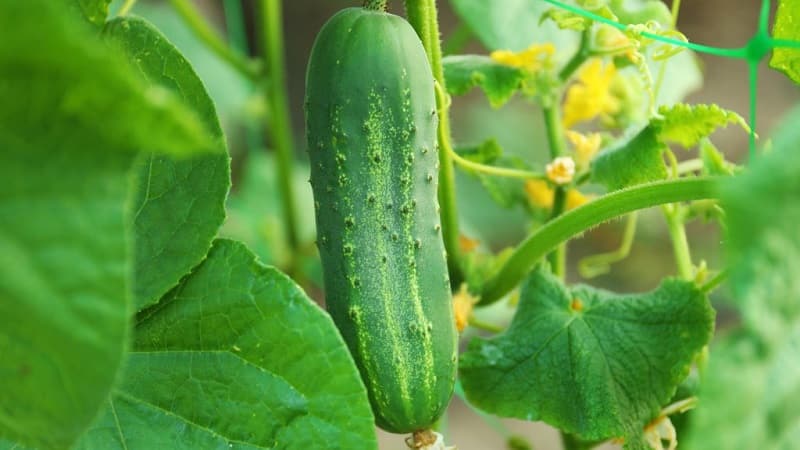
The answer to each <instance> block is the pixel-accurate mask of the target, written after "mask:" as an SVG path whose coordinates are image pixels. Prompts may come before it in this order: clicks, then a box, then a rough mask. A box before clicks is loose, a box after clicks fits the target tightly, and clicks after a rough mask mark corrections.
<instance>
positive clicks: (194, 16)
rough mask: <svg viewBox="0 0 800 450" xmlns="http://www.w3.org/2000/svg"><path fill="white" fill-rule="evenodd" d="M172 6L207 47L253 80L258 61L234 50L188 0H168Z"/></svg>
mask: <svg viewBox="0 0 800 450" xmlns="http://www.w3.org/2000/svg"><path fill="white" fill-rule="evenodd" d="M170 3H171V4H172V7H173V8H175V11H176V12H177V13H178V15H180V16H181V18H182V19H183V21H184V23H186V25H187V26H188V27H189V28H190V29H191V30H192V32H193V33H194V34H195V36H197V37H198V38H199V39H200V40H201V41H202V42H203V43H204V44H206V46H208V48H209V49H210V50H211V51H213V52H214V53H215V54H216V55H217V56H219V57H220V58H222V59H223V60H224V61H225V62H227V63H228V64H230V65H231V67H233V68H234V69H236V70H238V71H239V72H240V73H241V74H242V75H244V76H245V77H247V78H249V79H251V80H255V79H257V78H258V77H259V75H260V73H259V72H260V68H259V65H258V63H256V62H254V61H251V60H250V59H249V58H247V57H246V56H244V55H242V54H241V53H239V52H236V51H234V50H233V49H232V48H231V47H230V46H228V45H227V44H226V43H225V41H223V40H222V38H220V37H219V35H218V34H217V33H216V32H215V31H214V29H213V28H212V27H211V25H209V24H208V22H207V21H206V20H205V19H204V18H203V15H202V14H200V12H199V11H198V10H197V9H196V8H195V6H194V4H193V3H192V2H191V1H190V0H170Z"/></svg>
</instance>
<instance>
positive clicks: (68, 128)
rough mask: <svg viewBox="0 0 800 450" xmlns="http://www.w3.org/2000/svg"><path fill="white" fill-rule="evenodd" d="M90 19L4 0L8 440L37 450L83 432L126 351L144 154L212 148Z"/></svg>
mask: <svg viewBox="0 0 800 450" xmlns="http://www.w3.org/2000/svg"><path fill="white" fill-rule="evenodd" d="M74 21H77V22H74ZM85 26H86V25H85V23H82V22H80V21H79V19H77V18H76V17H75V16H74V15H73V14H70V13H69V11H68V10H67V9H66V7H65V5H64V4H63V3H62V2H51V1H48V0H30V1H24V2H19V1H14V0H2V1H0V30H3V32H2V33H3V38H2V39H0V98H2V99H3V101H2V103H0V178H2V180H3V187H2V189H0V217H2V220H0V274H2V275H0V355H2V357H0V379H2V383H0V436H2V437H3V438H6V439H10V440H14V441H19V442H20V443H22V444H26V445H31V446H36V447H38V448H66V447H68V446H69V445H70V444H71V443H72V442H73V441H74V440H75V439H76V438H77V437H78V435H79V434H80V433H81V432H82V431H83V430H84V429H85V428H86V427H87V426H88V425H89V423H90V422H91V420H92V419H93V418H94V417H95V415H96V413H97V411H98V410H99V408H100V407H101V405H102V403H103V402H104V401H105V398H106V397H107V395H108V392H109V390H110V388H111V385H112V382H113V381H114V379H115V376H116V372H117V369H118V367H119V365H120V362H121V360H122V357H123V353H124V350H125V346H126V343H127V338H126V336H127V329H128V318H129V312H130V311H129V309H130V301H129V294H128V292H129V287H130V286H129V282H128V274H129V270H130V262H131V255H130V252H129V250H128V249H129V239H128V236H127V231H128V227H127V226H126V221H127V219H128V217H127V214H126V213H127V211H126V205H127V199H128V198H129V192H128V189H129V176H128V173H129V169H130V165H131V163H132V161H133V159H134V157H135V149H136V148H137V147H138V146H141V145H143V144H144V143H147V142H154V143H157V144H158V146H159V147H158V148H160V149H161V150H163V151H169V152H171V153H173V154H187V153H188V152H190V151H196V150H197V149H207V145H206V144H205V143H204V138H205V136H206V135H207V133H206V131H205V130H204V127H203V125H202V124H201V123H200V122H199V121H198V120H197V118H196V116H195V115H194V114H193V113H191V112H190V111H189V110H188V109H186V108H184V107H183V106H182V104H181V103H180V102H179V101H178V99H176V98H175V97H173V96H171V95H169V94H168V93H166V92H165V91H163V90H156V89H151V88H150V87H148V86H146V85H145V84H144V83H142V82H141V81H140V80H139V79H138V78H137V77H135V76H133V75H131V74H130V73H129V70H130V69H129V66H128V65H127V64H126V62H125V61H124V60H122V59H120V58H118V57H117V56H116V54H115V53H114V52H112V51H110V50H109V49H107V48H106V46H105V45H103V44H102V43H101V42H99V41H98V39H97V37H96V36H94V35H92V34H90V32H89V31H88V30H87V29H86V28H85ZM34 43H35V51H34V50H31V48H32V47H31V46H32V45H34Z"/></svg>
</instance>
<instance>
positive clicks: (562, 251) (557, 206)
mask: <svg viewBox="0 0 800 450" xmlns="http://www.w3.org/2000/svg"><path fill="white" fill-rule="evenodd" d="M560 117H561V113H560V108H559V106H558V100H556V101H554V102H553V104H552V105H550V106H547V107H545V108H544V124H545V129H546V130H547V141H548V143H549V144H550V157H551V159H556V158H558V157H559V156H562V155H564V154H565V153H566V145H565V143H564V135H563V133H562V132H561V122H560V121H559V119H560ZM566 203H567V191H566V189H565V188H564V186H556V189H555V196H554V199H553V210H552V212H551V214H550V219H549V220H554V219H556V218H558V216H560V215H561V214H563V213H564V209H565V207H566ZM548 261H549V262H550V268H551V270H552V271H553V274H554V275H555V276H557V277H558V278H560V279H562V280H563V279H564V276H565V274H566V271H567V243H566V242H564V243H563V244H561V245H559V246H558V247H556V249H555V250H553V252H552V253H550V255H548Z"/></svg>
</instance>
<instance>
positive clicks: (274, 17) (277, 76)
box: [257, 0, 300, 257]
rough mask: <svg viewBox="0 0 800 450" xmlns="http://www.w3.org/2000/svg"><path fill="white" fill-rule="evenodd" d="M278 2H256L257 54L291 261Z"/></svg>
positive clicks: (293, 233) (294, 246) (293, 239)
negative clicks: (263, 71) (263, 74)
mask: <svg viewBox="0 0 800 450" xmlns="http://www.w3.org/2000/svg"><path fill="white" fill-rule="evenodd" d="M281 6H282V5H281V0H259V8H258V12H259V16H258V18H257V20H258V23H259V24H260V29H261V52H262V55H263V58H264V61H265V62H266V69H267V77H268V80H269V82H268V83H267V89H266V92H267V95H266V96H267V102H269V105H268V106H269V111H270V112H271V119H272V120H271V123H270V132H271V135H272V144H273V146H274V147H275V152H276V157H277V166H278V186H279V189H280V196H281V203H282V206H283V215H282V216H283V221H284V228H285V229H286V237H287V240H288V244H289V248H290V249H291V251H292V256H293V257H294V256H295V254H296V252H297V250H298V249H299V247H300V242H299V238H298V236H297V212H296V211H295V198H296V196H295V193H294V188H293V186H292V164H293V160H294V142H293V140H292V125H291V119H290V115H289V101H288V98H287V95H286V91H287V86H286V67H285V63H284V55H283V50H284V46H283V24H282V19H283V15H282V11H281V10H282V8H281Z"/></svg>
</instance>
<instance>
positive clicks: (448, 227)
mask: <svg viewBox="0 0 800 450" xmlns="http://www.w3.org/2000/svg"><path fill="white" fill-rule="evenodd" d="M405 6H406V15H407V16H408V22H409V23H410V24H411V26H412V27H414V30H415V31H416V32H417V35H419V38H420V40H421V41H422V46H423V47H424V48H425V53H427V55H428V61H429V62H430V64H431V71H432V72H433V78H434V79H435V80H436V82H437V83H438V84H439V88H440V90H441V92H442V93H446V92H447V88H446V84H445V79H444V67H443V65H442V42H441V39H440V36H439V21H438V16H437V12H436V0H406V1H405ZM436 107H437V109H438V111H439V130H438V140H439V207H440V208H441V210H440V215H441V221H442V237H443V238H444V247H445V250H447V268H448V271H449V272H450V285H451V286H454V287H457V286H460V285H461V282H462V281H463V279H464V276H463V273H462V271H461V265H460V261H461V248H460V246H459V239H458V236H459V232H458V209H457V208H456V183H455V170H454V168H453V157H452V155H453V153H454V150H453V145H452V138H451V134H450V115H449V111H450V102H449V101H448V98H447V97H446V95H436Z"/></svg>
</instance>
